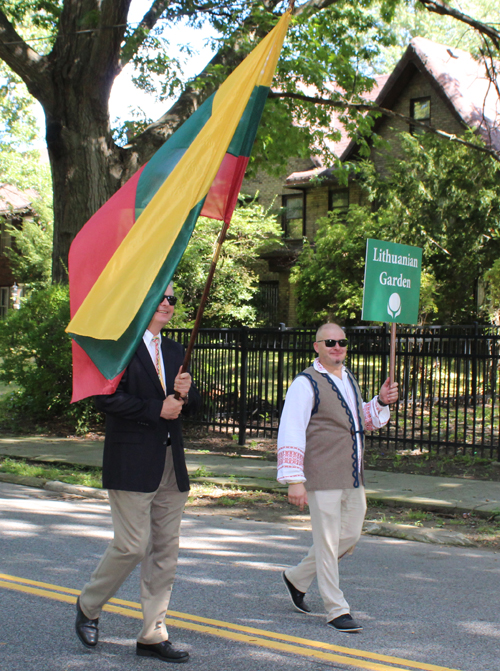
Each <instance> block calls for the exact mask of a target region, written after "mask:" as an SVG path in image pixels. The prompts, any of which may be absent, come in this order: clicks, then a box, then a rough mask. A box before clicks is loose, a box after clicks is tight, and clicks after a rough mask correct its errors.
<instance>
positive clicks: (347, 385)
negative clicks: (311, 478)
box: [278, 359, 391, 484]
mask: <svg viewBox="0 0 500 671" xmlns="http://www.w3.org/2000/svg"><path fill="white" fill-rule="evenodd" d="M313 366H314V369H315V370H317V371H318V372H320V373H326V374H327V375H328V376H329V377H330V378H331V380H332V381H333V382H334V384H335V385H336V387H337V389H338V390H339V391H340V393H341V394H342V396H343V398H344V400H345V402H346V403H347V405H348V406H349V409H350V410H351V413H352V416H353V418H354V423H355V427H356V431H359V429H360V426H359V421H358V412H357V409H356V396H355V392H354V389H353V387H352V384H351V382H350V381H349V377H348V375H347V371H346V368H345V367H344V366H343V367H342V378H339V377H337V376H336V375H334V374H333V373H329V372H328V371H327V370H326V369H325V368H324V366H323V365H322V364H321V363H320V362H319V359H315V360H314V363H313ZM313 407H314V391H313V388H312V385H311V383H310V381H309V380H308V379H307V378H306V377H304V376H303V375H299V376H298V377H296V378H295V380H294V381H293V382H292V384H291V385H290V387H289V389H288V391H287V394H286V399H285V405H284V407H283V412H282V414H281V420H280V426H279V430H278V481H279V482H281V483H284V484H291V483H296V482H305V480H306V478H305V476H304V453H305V449H306V429H307V426H308V424H309V420H310V419H311V412H312V410H313ZM363 413H364V416H365V429H366V430H367V431H371V430H373V429H380V428H382V427H383V426H385V425H386V424H387V422H388V421H389V419H390V416H391V413H390V410H389V407H388V406H381V405H380V404H379V403H378V402H377V397H376V396H375V397H374V398H373V399H372V400H371V401H369V402H368V403H363ZM356 440H357V445H358V459H359V464H358V466H359V467H361V459H362V458H363V457H362V449H361V448H362V441H361V436H360V434H359V433H357V434H356Z"/></svg>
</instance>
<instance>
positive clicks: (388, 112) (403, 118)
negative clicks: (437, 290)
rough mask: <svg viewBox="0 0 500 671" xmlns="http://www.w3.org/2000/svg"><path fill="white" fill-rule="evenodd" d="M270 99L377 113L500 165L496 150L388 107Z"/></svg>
mask: <svg viewBox="0 0 500 671" xmlns="http://www.w3.org/2000/svg"><path fill="white" fill-rule="evenodd" d="M268 97H269V98H291V99H293V100H300V101H302V102H308V103H314V104H315V105H328V106H329V107H334V108H336V109H343V110H346V109H352V110H355V111H357V112H372V113H373V112H375V113H377V114H382V115H384V116H387V117H390V118H392V119H399V120H400V121H404V122H405V123H406V124H408V125H409V126H420V127H421V128H424V129H425V130H426V131H427V132H429V133H433V134H434V135H438V136H439V137H442V138H445V139H446V140H450V141H451V142H455V143H457V144H461V145H464V146H465V147H468V148H469V149H474V150H476V151H479V152H482V153H483V154H487V155H488V156H491V157H492V158H493V159H495V161H498V162H499V163H500V151H496V150H495V149H490V148H488V147H484V146H481V145H477V144H474V143H473V142H468V141H467V140H464V139H462V138H460V137H458V136H457V135H454V134H452V133H447V132H446V131H444V130H441V129H439V128H435V127H434V126H430V125H428V124H426V123H425V122H423V121H418V120H417V119H413V118H412V117H408V116H405V115H404V114H399V113H398V112H394V111H393V110H390V109H387V108H386V107H379V106H378V105H373V104H370V103H350V102H346V101H343V100H331V99H330V98H315V97H312V96H305V95H302V94H300V93H286V92H284V93H281V92H279V91H269V96H268Z"/></svg>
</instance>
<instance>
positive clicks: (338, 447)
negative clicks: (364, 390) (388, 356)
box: [300, 366, 365, 491]
mask: <svg viewBox="0 0 500 671" xmlns="http://www.w3.org/2000/svg"><path fill="white" fill-rule="evenodd" d="M300 375H304V376H305V377H307V378H308V379H309V381H310V383H311V385H312V387H313V391H314V407H313V411H312V414H311V419H310V420H309V424H308V427H307V430H306V451H305V455H304V475H305V477H306V482H305V483H304V484H305V487H306V489H307V490H308V491H318V490H325V489H351V488H353V487H359V486H360V485H364V480H363V455H362V454H361V458H360V459H359V458H358V447H357V441H356V434H355V423H354V418H353V416H352V413H351V410H350V408H349V406H348V405H347V403H346V402H345V400H344V397H343V396H342V393H341V392H340V390H339V389H338V388H337V387H336V385H335V383H334V381H333V380H332V379H331V378H330V377H329V376H328V375H327V374H326V373H319V372H318V371H317V370H315V369H314V368H313V367H312V366H310V367H309V368H306V370H305V371H303V372H302V373H300ZM348 377H349V380H350V382H351V384H352V386H353V388H354V392H355V396H356V400H357V411H358V424H359V426H360V427H361V429H362V430H361V445H362V446H363V447H364V427H365V421H364V413H363V402H362V399H361V393H360V390H359V387H358V383H357V382H356V380H355V379H354V376H353V375H352V373H351V372H350V371H348ZM362 449H363V448H362ZM359 464H361V466H359Z"/></svg>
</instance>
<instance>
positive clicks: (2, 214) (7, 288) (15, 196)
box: [0, 184, 38, 318]
mask: <svg viewBox="0 0 500 671" xmlns="http://www.w3.org/2000/svg"><path fill="white" fill-rule="evenodd" d="M37 196H38V194H37V193H36V192H35V191H33V190H31V189H27V190H26V191H21V190H20V189H18V188H17V187H16V186H13V185H12V184H0V318H3V317H5V315H6V314H7V310H9V309H13V308H14V309H16V308H17V309H18V308H19V306H20V298H21V296H22V295H23V289H24V287H23V285H22V284H20V283H19V282H17V281H16V277H15V276H14V275H13V273H12V270H11V267H10V263H9V259H8V258H7V256H6V254H5V250H6V249H7V248H8V247H12V243H13V240H12V235H11V234H10V232H9V230H8V226H9V225H13V226H16V227H18V228H20V227H21V226H22V225H23V221H26V220H27V219H31V218H32V217H33V215H34V214H35V212H34V210H33V209H32V206H31V204H32V202H33V201H34V200H35V199H36V198H37Z"/></svg>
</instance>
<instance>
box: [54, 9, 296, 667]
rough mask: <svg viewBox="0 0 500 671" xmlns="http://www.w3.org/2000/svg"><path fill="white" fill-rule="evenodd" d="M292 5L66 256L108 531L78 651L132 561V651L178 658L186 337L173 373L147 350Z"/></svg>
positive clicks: (81, 605)
mask: <svg viewBox="0 0 500 671" xmlns="http://www.w3.org/2000/svg"><path fill="white" fill-rule="evenodd" d="M292 9H293V1H291V2H290V7H289V9H288V11H287V12H286V13H285V14H284V15H283V16H282V17H281V18H280V20H279V21H278V22H277V24H276V25H275V27H274V28H273V29H272V30H271V32H270V33H269V34H268V35H267V36H266V37H264V38H263V39H262V40H261V42H260V43H259V44H258V45H257V46H256V47H255V49H254V50H253V51H252V52H251V53H250V54H249V55H248V56H247V57H246V59H245V60H244V61H243V62H242V63H240V65H239V66H238V67H237V68H236V69H235V70H234V71H233V72H232V73H231V74H230V75H229V77H228V78H227V79H226V80H225V81H224V82H223V83H222V84H221V86H220V87H219V89H218V90H217V91H216V92H215V93H213V94H212V95H211V96H210V97H209V98H207V100H206V101H205V102H204V103H203V104H202V105H201V106H200V107H199V108H198V109H197V110H196V111H195V112H194V113H193V114H192V115H191V117H189V119H187V120H186V121H185V122H184V124H183V125H182V126H181V127H180V128H178V129H177V130H176V132H175V133H174V134H173V135H172V136H171V137H170V138H169V139H168V140H167V142H165V144H164V145H162V147H160V149H159V150H158V151H157V152H156V154H155V155H154V156H153V157H152V158H151V159H150V160H149V162H148V163H147V164H146V165H145V166H143V167H142V168H140V169H139V170H138V171H137V173H136V174H135V175H133V176H132V177H131V178H130V179H129V180H128V182H126V183H125V184H124V185H123V186H122V187H121V188H120V189H119V190H118V191H117V192H116V193H115V194H114V196H112V198H110V199H109V200H108V201H107V202H106V203H105V204H104V205H103V206H102V207H101V208H100V209H99V210H98V211H97V212H96V213H95V214H94V215H93V217H91V219H90V220H89V221H88V222H87V223H86V224H85V226H84V227H83V228H82V230H81V231H80V232H79V233H78V235H77V236H76V238H75V240H74V241H73V244H72V246H71V249H70V255H69V280H70V299H71V300H70V302H71V322H70V324H69V325H68V327H67V329H66V331H67V332H68V333H70V335H71V337H72V338H73V343H72V346H73V397H72V401H73V402H75V401H78V400H80V399H83V398H86V397H88V396H94V395H95V396H97V398H98V402H97V405H98V407H99V408H100V409H102V410H103V411H104V412H106V441H105V448H104V450H105V451H104V465H103V484H104V487H108V488H109V490H110V503H111V509H112V514H113V524H114V527H115V539H114V541H113V542H112V543H111V544H110V546H109V548H108V550H107V551H106V554H105V555H104V557H103V559H102V560H101V563H100V564H99V566H98V567H97V569H96V571H95V572H94V574H93V575H92V578H91V580H90V582H89V583H88V584H87V585H86V586H85V587H84V589H83V591H82V594H81V595H80V598H79V601H78V603H77V620H76V631H77V634H78V636H79V638H80V640H81V641H82V642H83V643H84V645H86V646H88V647H94V646H95V645H96V644H97V639H98V618H99V614H100V611H101V608H102V606H103V605H104V604H105V603H106V601H107V600H108V599H109V598H110V597H111V596H112V595H113V594H114V593H115V592H116V590H117V589H118V588H119V586H120V585H121V584H122V582H123V581H124V580H125V579H126V577H127V576H128V575H129V573H130V572H131V571H132V569H133V568H134V566H136V565H137V564H138V563H139V562H140V561H141V559H142V558H143V557H144V560H143V562H142V571H141V598H142V608H143V614H144V627H143V629H142V631H141V634H140V635H139V639H138V643H137V654H138V655H147V656H154V657H157V658H159V659H161V660H163V661H167V662H185V661H187V660H188V658H189V655H188V653H186V652H181V651H176V650H174V649H173V648H172V646H171V644H170V643H169V641H168V637H167V630H166V627H165V622H164V618H165V612H166V609H167V606H168V601H169V598H170V591H171V587H172V582H173V577H174V573H175V567H176V563H177V549H178V536H179V525H180V517H181V514H182V510H183V508H184V503H185V500H186V498H187V490H188V489H189V481H188V477H187V471H186V465H185V461H184V453H183V448H182V436H181V428H180V420H179V413H180V412H181V410H182V411H183V412H189V411H191V410H193V409H194V408H195V407H196V405H197V403H198V399H199V395H198V392H197V391H196V389H195V387H194V386H193V385H192V383H191V378H190V376H189V374H188V373H186V372H184V373H183V372H182V371H183V370H184V371H185V370H186V367H187V360H188V359H189V354H190V351H191V349H192V344H194V337H195V336H193V337H192V339H191V342H190V346H189V348H188V353H187V355H186V361H185V362H184V364H183V365H182V367H181V363H183V361H182V360H183V356H182V353H183V352H182V347H181V346H180V345H178V344H176V343H174V342H173V341H171V340H168V339H164V340H163V341H162V342H161V345H160V344H159V343H158V341H157V340H156V339H155V335H156V334H159V331H160V329H161V328H162V326H165V324H166V323H167V322H168V321H169V319H170V317H171V315H172V312H173V305H174V303H175V298H174V296H173V292H172V288H171V284H170V283H171V280H172V276H173V273H174V272H175V268H176V267H177V265H178V263H179V261H180V259H181V257H182V254H183V253H184V250H185V248H186V246H187V244H188V242H189V239H190V237H191V235H192V232H193V230H194V227H195V225H196V221H197V219H198V217H199V216H200V215H202V216H206V217H210V218H212V219H218V220H220V221H223V222H224V225H223V229H222V231H221V235H220V236H219V242H218V244H217V246H216V252H215V253H214V260H213V261H212V266H211V271H210V273H212V274H213V270H214V269H215V264H216V260H217V258H218V254H219V252H220V246H221V245H222V242H223V238H224V235H225V231H226V230H227V227H228V226H229V223H230V221H231V217H232V214H233V211H234V208H235V206H236V203H237V198H238V193H239V190H240V186H241V182H242V180H243V177H244V175H245V170H246V167H247V165H248V161H249V157H250V152H251V149H252V145H253V142H254V139H255V135H256V132H257V128H258V125H259V121H260V118H261V114H262V111H263V109H264V104H265V101H266V98H267V94H268V92H269V88H270V85H271V82H272V79H273V75H274V71H275V69H276V65H277V62H278V59H279V55H280V51H281V47H282V44H283V40H284V38H285V34H286V30H287V27H288V24H289V21H290V17H291V12H292ZM131 268H132V269H133V272H131ZM210 273H209V278H208V279H207V284H206V287H205V292H204V295H203V298H202V301H201V304H200V309H199V311H198V316H197V319H196V322H195V328H194V329H193V332H194V334H195V333H196V329H197V327H198V325H199V323H200V321H201V314H202V311H203V304H204V300H206V296H207V294H208V290H209V287H210V281H211V276H212V275H211V274H210ZM167 285H168V289H167V294H165V287H166V286H167ZM155 368H156V370H155ZM177 371H178V372H177ZM162 381H165V383H166V384H165V385H163V388H162ZM173 390H174V391H176V392H178V393H179V394H180V395H181V397H182V398H183V400H182V401H180V400H179V401H177V400H175V399H174V398H173V396H172V391H173ZM146 546H147V547H146Z"/></svg>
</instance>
